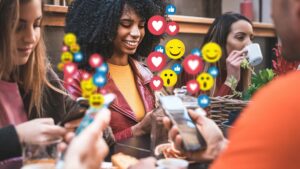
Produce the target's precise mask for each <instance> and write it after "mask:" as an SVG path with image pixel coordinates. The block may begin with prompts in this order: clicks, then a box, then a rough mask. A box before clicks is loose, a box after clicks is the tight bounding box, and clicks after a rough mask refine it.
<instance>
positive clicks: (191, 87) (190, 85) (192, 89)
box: [186, 80, 200, 94]
mask: <svg viewBox="0 0 300 169" xmlns="http://www.w3.org/2000/svg"><path fill="white" fill-rule="evenodd" d="M186 86H187V91H188V92H189V93H191V94H194V93H197V92H198V91H199V89H200V88H199V83H198V82H197V81H196V80H190V81H188V82H187V85H186Z"/></svg>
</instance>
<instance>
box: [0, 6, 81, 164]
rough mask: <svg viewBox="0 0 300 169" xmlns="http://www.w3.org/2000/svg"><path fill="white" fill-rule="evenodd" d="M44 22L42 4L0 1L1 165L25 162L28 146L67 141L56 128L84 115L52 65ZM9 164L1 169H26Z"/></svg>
mask: <svg viewBox="0 0 300 169" xmlns="http://www.w3.org/2000/svg"><path fill="white" fill-rule="evenodd" d="M42 17H43V13H42V2H41V0H1V1H0V60H1V62H0V117H1V118H0V145H1V146H0V152H1V153H0V160H7V159H9V158H11V157H18V156H20V155H21V151H22V149H21V145H22V144H24V143H29V142H39V141H42V140H46V139H51V138H56V137H60V136H63V135H64V134H65V132H66V131H65V129H63V128H62V127H59V126H55V125H54V124H56V123H58V122H60V121H63V120H64V119H66V117H69V116H71V115H72V117H73V116H76V117H77V116H79V115H83V113H84V110H81V108H80V107H79V105H77V103H76V102H75V101H73V100H72V99H71V98H70V97H68V96H67V95H66V94H65V92H64V89H63V88H62V85H61V84H60V80H59V79H58V77H57V75H56V74H55V73H54V72H53V70H52V68H51V66H50V64H49V62H48V59H47V57H46V53H45V47H44V41H43V37H42V32H43V29H42V27H41V24H42V23H41V22H42ZM37 118H38V119H37ZM12 161H13V162H16V160H15V159H14V160H12ZM9 164H10V163H9V162H7V161H6V162H2V161H0V168H20V166H18V167H17V166H14V167H13V166H9V167H8V166H5V165H9ZM18 164H20V163H18ZM3 165H4V166H3Z"/></svg>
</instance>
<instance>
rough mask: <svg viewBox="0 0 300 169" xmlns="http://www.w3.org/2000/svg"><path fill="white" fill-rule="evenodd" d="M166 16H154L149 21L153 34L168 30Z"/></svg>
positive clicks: (149, 27) (149, 28)
mask: <svg viewBox="0 0 300 169" xmlns="http://www.w3.org/2000/svg"><path fill="white" fill-rule="evenodd" d="M166 26H167V23H166V21H165V18H164V17H162V16H159V15H155V16H152V17H151V18H150V19H149V21H148V30H149V31H150V33H152V34H153V35H161V34H163V33H164V32H165V30H166Z"/></svg>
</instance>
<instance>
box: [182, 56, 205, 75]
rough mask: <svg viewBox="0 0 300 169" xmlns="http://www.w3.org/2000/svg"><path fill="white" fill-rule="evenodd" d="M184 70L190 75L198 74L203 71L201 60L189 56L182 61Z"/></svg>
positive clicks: (197, 57)
mask: <svg viewBox="0 0 300 169" xmlns="http://www.w3.org/2000/svg"><path fill="white" fill-rule="evenodd" d="M183 67H184V70H185V71H186V72H187V73H189V74H192V75H195V74H198V73H199V72H201V71H202V70H203V67H204V63H203V60H202V59H201V58H200V57H199V56H196V55H189V56H188V57H186V58H185V59H184V60H183Z"/></svg>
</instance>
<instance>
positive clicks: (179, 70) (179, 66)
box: [172, 63, 183, 75]
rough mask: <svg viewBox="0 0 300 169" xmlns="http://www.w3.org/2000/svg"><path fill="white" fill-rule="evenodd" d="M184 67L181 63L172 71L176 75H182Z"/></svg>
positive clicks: (175, 65) (174, 66) (173, 67)
mask: <svg viewBox="0 0 300 169" xmlns="http://www.w3.org/2000/svg"><path fill="white" fill-rule="evenodd" d="M182 69H183V68H182V66H181V64H179V63H175V64H174V65H173V66H172V70H173V71H174V72H175V73H176V74H178V75H179V74H180V73H181V72H182Z"/></svg>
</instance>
